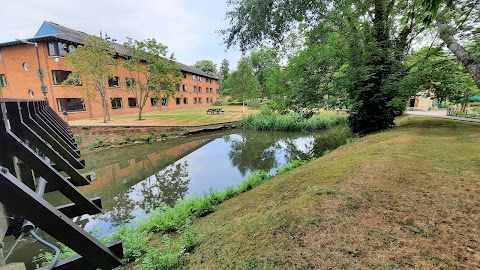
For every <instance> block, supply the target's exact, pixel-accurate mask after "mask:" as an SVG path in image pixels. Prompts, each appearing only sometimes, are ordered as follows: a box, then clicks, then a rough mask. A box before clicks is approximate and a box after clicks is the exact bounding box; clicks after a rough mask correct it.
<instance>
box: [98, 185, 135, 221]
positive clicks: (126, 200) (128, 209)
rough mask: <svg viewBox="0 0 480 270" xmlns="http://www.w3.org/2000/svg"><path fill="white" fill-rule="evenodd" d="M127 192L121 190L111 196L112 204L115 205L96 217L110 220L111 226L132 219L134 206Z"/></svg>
mask: <svg viewBox="0 0 480 270" xmlns="http://www.w3.org/2000/svg"><path fill="white" fill-rule="evenodd" d="M129 194H130V193H129V192H122V193H120V194H118V195H117V196H114V197H113V198H112V202H111V203H112V204H113V205H115V207H113V208H111V209H109V211H108V212H107V214H106V215H101V216H99V217H98V218H100V219H103V220H106V221H111V222H112V223H113V226H120V225H122V224H124V223H125V222H127V221H129V220H131V219H133V218H134V217H133V216H132V211H133V209H134V208H135V202H134V201H133V200H132V199H131V198H130V196H129Z"/></svg>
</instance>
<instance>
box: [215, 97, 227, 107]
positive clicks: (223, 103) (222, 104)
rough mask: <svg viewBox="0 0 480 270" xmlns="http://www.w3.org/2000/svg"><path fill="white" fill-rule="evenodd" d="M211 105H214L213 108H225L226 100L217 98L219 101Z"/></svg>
mask: <svg viewBox="0 0 480 270" xmlns="http://www.w3.org/2000/svg"><path fill="white" fill-rule="evenodd" d="M213 105H215V106H227V105H228V100H226V99H222V98H219V99H217V100H215V102H214V103H213Z"/></svg>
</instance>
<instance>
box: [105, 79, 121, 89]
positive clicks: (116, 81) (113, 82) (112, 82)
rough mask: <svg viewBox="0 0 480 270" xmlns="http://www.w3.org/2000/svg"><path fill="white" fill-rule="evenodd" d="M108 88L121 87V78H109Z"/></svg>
mask: <svg viewBox="0 0 480 270" xmlns="http://www.w3.org/2000/svg"><path fill="white" fill-rule="evenodd" d="M108 87H116V88H118V87H120V78H119V77H118V76H113V77H108Z"/></svg>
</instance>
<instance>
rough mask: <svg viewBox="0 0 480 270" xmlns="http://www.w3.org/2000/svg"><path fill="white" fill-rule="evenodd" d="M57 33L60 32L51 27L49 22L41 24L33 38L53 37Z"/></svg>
mask: <svg viewBox="0 0 480 270" xmlns="http://www.w3.org/2000/svg"><path fill="white" fill-rule="evenodd" d="M58 33H60V32H59V31H58V30H57V29H56V28H55V27H53V26H52V25H51V24H50V23H49V22H43V24H42V27H40V29H38V32H37V34H35V37H39V36H47V35H55V34H58Z"/></svg>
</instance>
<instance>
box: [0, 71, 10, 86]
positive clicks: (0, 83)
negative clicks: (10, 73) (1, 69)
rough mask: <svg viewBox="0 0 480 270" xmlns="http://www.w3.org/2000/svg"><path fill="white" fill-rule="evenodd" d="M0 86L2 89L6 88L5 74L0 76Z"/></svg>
mask: <svg viewBox="0 0 480 270" xmlns="http://www.w3.org/2000/svg"><path fill="white" fill-rule="evenodd" d="M0 86H2V87H7V86H8V84H7V77H5V74H0Z"/></svg>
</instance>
